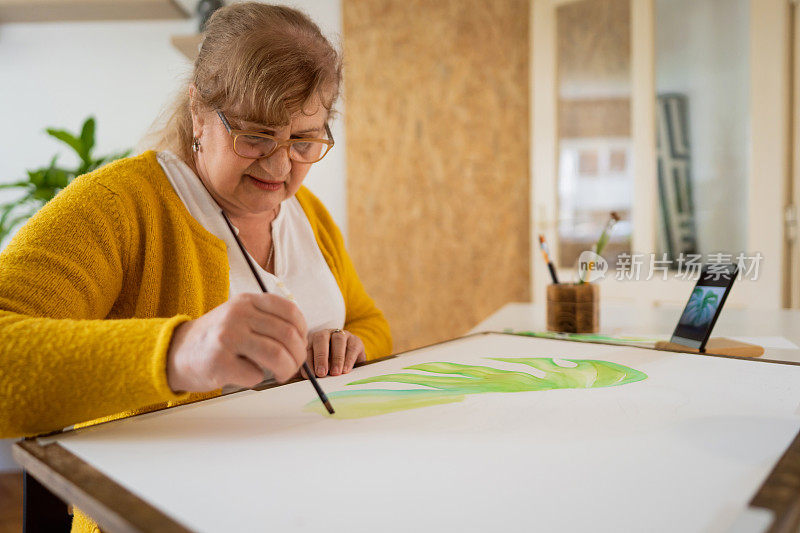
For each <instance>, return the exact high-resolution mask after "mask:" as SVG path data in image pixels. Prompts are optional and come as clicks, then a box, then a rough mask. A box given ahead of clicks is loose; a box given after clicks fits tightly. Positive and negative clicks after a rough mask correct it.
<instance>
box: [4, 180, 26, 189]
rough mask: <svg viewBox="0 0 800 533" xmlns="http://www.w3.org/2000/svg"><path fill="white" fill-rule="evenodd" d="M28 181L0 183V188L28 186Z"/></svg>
mask: <svg viewBox="0 0 800 533" xmlns="http://www.w3.org/2000/svg"><path fill="white" fill-rule="evenodd" d="M30 186H31V183H30V181H15V182H14V183H0V189H16V188H18V187H19V188H23V187H25V188H26V187H30Z"/></svg>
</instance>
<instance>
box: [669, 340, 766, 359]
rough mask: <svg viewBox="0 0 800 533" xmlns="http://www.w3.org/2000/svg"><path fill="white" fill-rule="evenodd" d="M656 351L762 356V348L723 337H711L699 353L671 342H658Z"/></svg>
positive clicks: (695, 349)
mask: <svg viewBox="0 0 800 533" xmlns="http://www.w3.org/2000/svg"><path fill="white" fill-rule="evenodd" d="M656 350H665V351H668V352H683V353H705V354H712V355H732V356H734V357H760V356H762V355H764V347H763V346H759V345H757V344H749V343H747V342H739V341H735V340H733V339H726V338H725V337H711V338H710V339H708V342H707V343H706V347H705V349H704V350H703V351H702V352H700V351H699V350H698V349H697V348H689V347H688V346H684V345H682V344H675V343H673V342H667V341H658V342H657V343H656Z"/></svg>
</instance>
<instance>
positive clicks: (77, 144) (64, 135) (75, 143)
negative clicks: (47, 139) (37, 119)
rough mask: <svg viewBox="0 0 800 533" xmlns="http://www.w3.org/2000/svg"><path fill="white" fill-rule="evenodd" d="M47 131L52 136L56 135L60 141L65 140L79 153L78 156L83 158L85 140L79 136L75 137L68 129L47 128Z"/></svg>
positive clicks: (64, 141)
mask: <svg viewBox="0 0 800 533" xmlns="http://www.w3.org/2000/svg"><path fill="white" fill-rule="evenodd" d="M45 131H47V133H48V135H50V136H51V137H55V138H56V139H58V140H59V141H61V142H63V143H64V144H66V145H67V146H69V147H70V148H72V149H73V150H75V153H77V154H78V157H80V158H81V159H83V155H82V154H83V150H84V149H83V142H82V141H81V140H80V139H79V138H77V137H75V136H74V135H73V134H71V133H70V132H68V131H66V130H57V129H54V128H47V130H45Z"/></svg>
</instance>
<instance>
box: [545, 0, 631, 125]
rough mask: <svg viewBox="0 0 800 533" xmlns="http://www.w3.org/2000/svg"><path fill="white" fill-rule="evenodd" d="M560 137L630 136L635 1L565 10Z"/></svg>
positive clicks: (594, 2)
mask: <svg viewBox="0 0 800 533" xmlns="http://www.w3.org/2000/svg"><path fill="white" fill-rule="evenodd" d="M556 21H557V43H558V44H557V46H558V51H557V58H558V59H557V64H558V67H557V68H558V87H559V101H558V133H559V137H560V138H571V137H572V138H574V137H628V136H630V128H631V126H630V91H631V72H630V63H631V61H630V58H631V32H630V24H631V14H630V0H582V1H578V2H570V3H567V4H564V5H562V6H559V7H558V9H557V11H556Z"/></svg>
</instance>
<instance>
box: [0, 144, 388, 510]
mask: <svg viewBox="0 0 800 533" xmlns="http://www.w3.org/2000/svg"><path fill="white" fill-rule="evenodd" d="M297 199H298V201H299V202H300V205H301V206H302V208H303V210H304V212H305V214H306V216H307V217H308V221H309V222H310V223H311V228H312V229H313V231H314V236H315V237H316V240H317V244H318V245H319V248H320V250H321V251H322V255H323V256H324V257H325V260H326V262H327V263H328V266H329V267H330V269H331V271H332V272H333V276H334V277H335V278H336V282H337V283H338V285H339V288H340V290H341V291H342V296H343V297H344V302H345V308H346V318H345V328H346V329H347V330H348V331H351V332H352V333H354V334H355V335H358V336H359V337H360V338H361V340H362V341H363V342H364V346H365V347H366V352H367V358H369V359H373V358H377V357H382V356H384V355H388V354H389V353H390V352H391V336H390V333H389V325H388V323H387V322H386V319H385V318H384V316H383V313H381V311H380V310H379V309H378V308H377V307H376V306H375V303H374V302H373V301H372V299H371V298H370V297H369V296H368V295H367V293H366V291H365V290H364V287H363V285H362V284H361V282H360V280H359V279H358V275H357V274H356V270H355V268H354V267H353V264H352V262H351V261H350V257H349V256H348V254H347V252H346V250H345V247H344V241H343V240H342V236H341V233H340V232H339V229H338V228H337V227H336V224H335V223H334V222H333V220H332V219H331V217H330V215H329V214H328V212H327V210H326V209H325V207H324V206H323V205H322V203H321V202H320V201H319V200H318V199H317V198H316V197H314V195H313V194H311V192H309V191H308V190H307V189H306V188H305V187H303V188H301V189H300V191H298V193H297ZM227 299H228V257H227V252H226V249H225V244H224V243H223V242H222V241H221V240H219V239H218V238H217V237H215V236H214V235H212V234H211V233H209V232H208V231H207V230H206V229H205V228H204V227H203V226H202V225H201V224H200V223H199V222H197V220H195V219H194V218H193V217H192V215H191V214H190V213H189V211H188V210H187V209H186V207H185V206H184V205H183V202H181V200H180V198H179V197H178V195H177V194H176V193H175V191H174V189H173V188H172V185H171V184H170V183H169V180H168V179H167V177H166V175H165V174H164V172H163V170H162V169H161V166H160V165H159V164H158V161H157V160H156V154H155V152H152V151H149V152H145V153H143V154H141V155H139V156H137V157H131V158H127V159H122V160H119V161H116V162H114V163H111V164H109V165H106V166H105V167H102V168H100V169H98V170H96V171H94V172H92V173H90V174H86V175H84V176H81V177H79V178H77V179H75V181H74V182H73V183H71V184H70V185H69V186H68V187H67V188H66V189H64V190H63V191H62V192H61V193H60V194H59V195H58V196H56V198H54V199H53V200H52V201H50V202H49V203H48V204H47V205H45V206H44V207H43V208H42V209H41V210H40V211H39V212H38V213H37V214H36V215H35V216H34V217H33V218H31V220H30V221H29V222H28V223H27V224H26V225H25V226H24V227H23V228H22V229H21V230H20V231H19V233H18V234H17V235H16V236H15V238H14V239H13V240H12V241H11V243H10V244H9V245H8V246H7V247H6V249H5V250H4V251H3V252H2V254H0V339H2V340H1V341H0V438H8V437H20V436H26V435H35V434H41V433H45V432H49V431H53V430H56V429H60V428H63V427H66V426H70V425H73V424H79V423H95V422H98V421H100V420H98V419H107V418H119V417H123V416H130V415H132V414H136V413H140V412H145V411H150V410H153V409H156V408H161V407H165V406H172V405H177V404H180V403H186V402H191V401H195V400H198V399H202V398H207V397H212V396H216V395H217V394H219V392H220V391H219V390H216V391H209V392H206V393H193V394H175V393H173V392H172V390H171V389H170V388H169V385H168V384H167V375H166V355H167V349H168V348H169V343H170V340H171V338H172V332H173V330H174V329H175V327H176V326H177V325H179V324H181V323H183V322H185V321H187V320H191V319H194V318H197V317H199V316H201V315H203V314H205V313H206V312H208V311H210V310H211V309H213V308H214V307H216V306H218V305H220V304H222V303H223V302H225V301H227ZM81 425H83V424H81ZM77 521H78V517H77V516H76V522H77ZM81 521H82V520H81ZM75 525H77V524H75Z"/></svg>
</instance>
